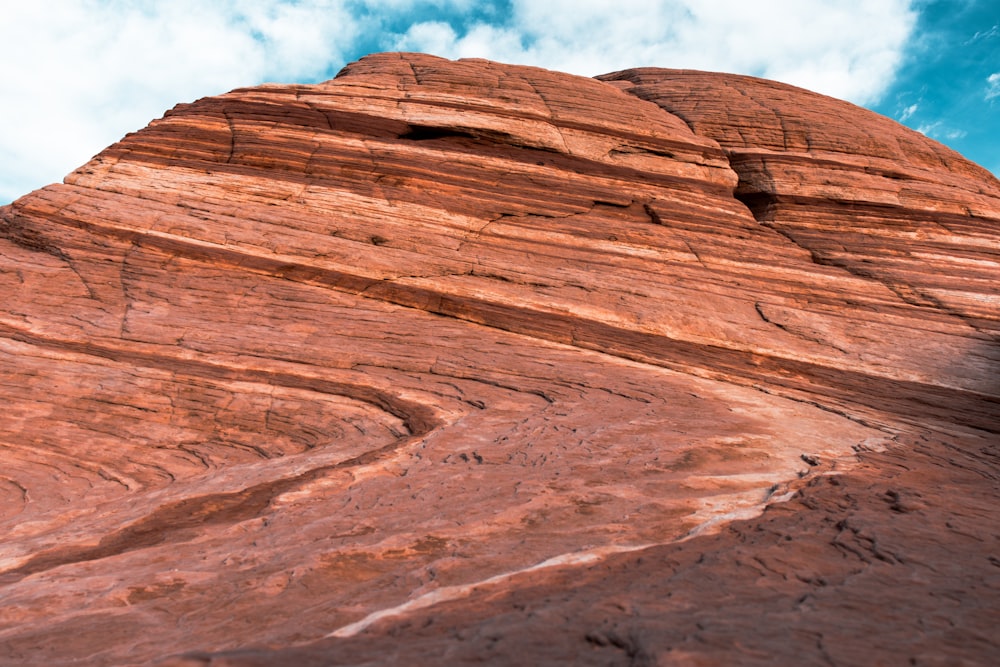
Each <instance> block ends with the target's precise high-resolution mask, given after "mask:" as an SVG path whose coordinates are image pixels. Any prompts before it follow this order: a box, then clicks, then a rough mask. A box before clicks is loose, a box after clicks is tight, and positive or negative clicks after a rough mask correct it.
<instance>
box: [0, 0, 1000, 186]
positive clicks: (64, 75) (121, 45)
mask: <svg viewBox="0 0 1000 667" xmlns="http://www.w3.org/2000/svg"><path fill="white" fill-rule="evenodd" d="M915 2H916V0H812V1H811V2H801V0H770V1H769V2H766V3H751V2H745V0H669V1H667V0H664V1H657V2H654V1H651V0H616V1H615V2H613V3H609V2H607V1H606V0H547V1H546V2H538V1H537V0H512V2H511V4H510V11H509V12H508V13H507V14H506V15H504V16H499V14H500V11H499V9H498V7H499V5H496V6H491V4H490V3H486V2H478V1H474V0H215V1H213V2H204V1H203V0H171V1H170V2H159V1H158V0H51V1H50V2H46V3H42V2H18V3H8V4H9V5H11V7H5V8H4V16H3V20H2V21H0V43H2V44H3V46H4V48H3V49H2V50H0V81H3V86H0V127H3V128H4V132H3V133H2V135H0V203H2V202H4V201H7V200H9V199H12V198H14V197H16V196H19V195H21V194H24V193H25V192H27V191H28V190H30V189H33V188H36V187H39V186H41V185H44V184H45V183H48V182H53V181H58V180H60V179H61V178H62V176H63V175H65V174H66V173H68V172H69V171H71V170H72V169H74V168H75V167H77V166H79V165H80V164H82V163H84V162H86V161H87V160H88V159H89V158H90V157H91V156H92V155H93V154H95V153H96V152H98V151H99V150H101V149H102V148H103V147H105V146H106V145H108V144H110V143H112V142H114V141H116V140H118V139H119V138H120V137H121V136H122V135H124V134H125V133H126V132H129V131H132V130H136V129H139V128H141V127H143V126H144V125H145V124H146V123H148V122H149V121H150V120H151V119H153V118H156V117H159V116H160V115H162V113H163V112H164V111H165V110H166V109H168V108H170V107H172V106H173V105H174V104H176V103H178V102H184V101H190V100H193V99H195V98H197V97H200V96H204V95H212V94H217V93H221V92H224V91H226V90H229V89H232V88H235V87H238V86H244V85H253V84H256V83H259V82H262V81H266V80H271V81H310V80H317V79H319V78H323V77H324V76H325V75H326V74H327V73H329V72H331V71H335V70H336V69H339V67H340V66H342V65H343V64H344V62H345V61H346V60H347V59H349V58H352V57H355V56H356V55H358V52H357V49H360V48H363V47H361V46H360V45H361V44H379V45H380V48H398V49H406V50H417V51H427V52H430V53H435V54H438V55H443V56H446V57H452V58H454V57H483V58H492V59H495V60H500V61H505V62H513V63H523V64H531V65H538V66H542V67H548V68H550V69H557V70H563V71H568V72H573V73H577V74H584V75H594V74H600V73H604V72H609V71H612V70H616V69H623V68H627V67H636V66H643V65H655V66H662V67H678V68H683V67H689V68H698V69H707V70H720V71H730V72H741V73H746V74H754V75H758V76H764V77H768V78H774V79H779V80H783V81H787V82H789V83H793V84H797V85H800V86H804V87H806V88H810V89H813V90H817V91H819V92H823V93H827V94H830V95H834V96H836V97H842V98H846V99H850V100H852V101H854V102H857V103H866V102H870V101H872V100H874V99H876V98H877V97H878V96H879V95H880V94H881V93H882V92H883V91H884V90H885V88H886V87H887V86H888V84H889V83H890V82H891V79H892V77H893V74H894V72H895V69H896V68H897V66H898V65H899V63H900V60H901V56H902V53H903V49H904V47H905V45H906V42H907V39H908V37H909V35H910V33H911V31H912V29H913V25H914V20H915V12H914V10H913V8H912V5H913V4H914V3H915ZM430 10H433V13H431V14H428V11H430ZM446 15H447V16H457V17H458V18H459V19H461V20H456V21H451V22H450V23H448V22H443V20H442V18H443V17H444V16H446ZM429 16H433V18H434V20H433V21H428V20H427V17H429ZM483 16H491V17H495V18H496V19H497V22H496V23H494V24H487V23H482V22H479V23H476V22H475V17H483ZM470 22H471V25H470ZM463 25H464V26H466V27H465V28H462V27H460V26H463ZM390 26H391V27H392V29H395V30H401V31H402V32H401V33H392V32H391V30H390ZM991 83H996V82H993V81H992V77H991ZM997 85H998V86H1000V83H998V84H997Z"/></svg>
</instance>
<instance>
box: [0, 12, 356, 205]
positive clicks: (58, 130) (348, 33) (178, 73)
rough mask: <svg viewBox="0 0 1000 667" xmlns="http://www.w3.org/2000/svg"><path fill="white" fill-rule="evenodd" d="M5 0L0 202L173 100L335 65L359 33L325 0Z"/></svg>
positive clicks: (64, 169) (0, 24) (59, 172)
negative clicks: (290, 0) (18, 0)
mask: <svg viewBox="0 0 1000 667" xmlns="http://www.w3.org/2000/svg"><path fill="white" fill-rule="evenodd" d="M11 4H12V7H5V9H4V17H3V21H0V43H2V44H3V45H4V48H3V51H2V55H0V80H2V81H3V82H4V85H3V86H2V87H0V127H3V128H4V133H3V135H2V136H0V202H4V201H7V200H10V199H12V198H14V197H16V196H18V195H21V194H24V193H25V192H27V191H28V190H30V189H33V188H36V187H39V186H41V185H44V184H45V183H47V182H51V181H54V180H59V179H61V177H62V176H63V175H65V174H66V173H68V172H69V171H71V170H72V169H74V168H75V167H77V166H79V165H80V164H83V163H84V162H86V161H87V160H88V159H89V158H90V157H91V155H93V154H94V153H96V152H98V151H100V150H101V149H102V148H103V147H104V146H106V145H108V144H110V143H113V142H114V141H117V140H118V139H120V138H121V137H122V135H124V134H125V133H126V132H129V131H132V130H136V129H139V128H141V127H143V126H144V125H146V124H147V123H148V122H149V121H150V120H151V119H153V118H156V117H159V116H161V115H162V114H163V112H164V111H165V110H166V109H168V108H170V107H172V106H173V105H174V104H176V103H177V102H184V101H191V100H193V99H195V98H197V97H201V96H204V95H212V94H217V93H220V92H225V91H226V90H229V89H232V88H235V87H238V86H242V85H252V84H255V83H259V82H261V81H264V80H269V79H270V80H295V79H302V78H307V77H311V76H316V75H318V74H321V73H322V72H323V71H324V70H325V69H326V68H327V67H328V66H329V64H330V63H331V62H335V63H337V64H338V66H339V64H341V63H342V62H343V59H344V54H345V52H346V47H348V46H350V44H351V43H352V42H353V40H354V39H355V36H356V35H355V30H356V24H355V23H354V22H353V21H352V20H351V17H350V16H349V15H348V14H347V12H346V10H345V9H344V7H343V6H342V4H343V3H341V2H327V1H322V0H303V1H301V2H298V3H296V4H284V3H279V2H246V1H243V2H240V1H237V0H223V1H219V2H199V1H197V0H171V2H155V1H154V0H108V1H104V2H95V1H94V0H60V1H59V2H58V3H41V2H23V3H11ZM52 4H57V5H58V8H56V7H53V6H52Z"/></svg>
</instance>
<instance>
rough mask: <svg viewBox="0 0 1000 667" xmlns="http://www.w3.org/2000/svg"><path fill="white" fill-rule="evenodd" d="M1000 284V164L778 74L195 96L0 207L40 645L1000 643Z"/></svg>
mask: <svg viewBox="0 0 1000 667" xmlns="http://www.w3.org/2000/svg"><path fill="white" fill-rule="evenodd" d="M998 278H1000V183H998V182H997V181H996V180H995V179H993V178H992V177H991V176H990V175H989V174H988V173H987V172H985V171H984V170H982V169H980V168H979V167H977V166H975V165H973V164H971V163H969V162H967V161H966V160H964V159H963V158H961V157H960V156H958V155H957V154H955V153H953V152H951V151H949V150H948V149H946V148H944V147H942V146H940V145H939V144H937V143H935V142H933V141H931V140H928V139H926V138H925V137H923V136H922V135H919V134H916V133H914V132H911V131H909V130H906V129H905V128H903V127H901V126H899V125H897V124H895V123H893V122H891V121H889V120H887V119H885V118H882V117H879V116H876V115H874V114H872V113H870V112H867V111H864V110H862V109H859V108H857V107H854V106H852V105H849V104H847V103H844V102H840V101H837V100H833V99H830V98H826V97H822V96H819V95H815V94H812V93H808V92H806V91H803V90H800V89H795V88H791V87H789V86H784V85H780V84H775V83H772V82H767V81H761V80H757V79H751V78H746V77H739V76H731V75H721V74H705V73H700V72H686V71H676V70H659V69H639V70H629V71H625V72H619V73H615V74H610V75H606V76H603V77H599V78H598V79H597V80H594V79H585V78H580V77H574V76H570V75H565V74H558V73H553V72H548V71H545V70H540V69H533V68H527V67H515V66H506V65H499V64H496V63H491V62H487V61H479V60H469V61H458V62H449V61H446V60H441V59H438V58H433V57H430V56H422V55H415V54H381V55H376V56H369V57H367V58H365V59H363V60H361V61H359V62H357V63H354V64H352V65H350V66H348V67H347V68H346V69H345V70H344V71H343V72H341V74H340V75H339V76H338V77H337V78H336V79H334V80H332V81H330V82H327V83H324V84H320V85H316V86H294V85H293V86H285V85H267V86H261V87H257V88H252V89H243V90H237V91H233V92H231V93H229V94H226V95H222V96H219V97H214V98H208V99H203V100H200V101H198V102H195V103H193V104H188V105H180V106H178V107H176V108H175V109H173V110H172V111H170V112H169V113H168V114H167V115H166V116H165V117H164V118H163V119H160V120H157V121H154V122H153V123H152V124H150V126H149V127H147V128H146V129H144V130H142V131H141V132H138V133H136V134H133V135H130V136H128V137H126V138H125V139H124V140H123V141H122V142H120V143H118V144H116V145H114V146H112V147H110V148H108V149H107V150H105V151H104V152H103V153H101V154H100V155H98V156H97V157H95V158H94V159H93V160H92V161H91V162H90V163H88V164H87V165H85V166H84V167H82V168H81V169H79V170H77V171H76V172H74V173H73V174H71V175H70V176H69V177H67V178H66V181H65V183H64V184H62V185H54V186H50V187H48V188H45V189H43V190H40V191H38V192H35V193H32V194H31V195H29V196H27V197H24V198H22V199H20V200H19V201H17V202H15V203H14V204H12V205H11V206H9V207H6V208H4V209H0V284H2V290H3V294H4V295H5V299H4V304H3V308H2V309H0V369H2V372H0V396H2V400H3V404H4V406H5V410H4V412H3V413H2V414H0V450H2V452H0V455H2V460H3V467H2V468H0V499H2V503H0V535H2V536H3V537H2V538H0V656H4V657H5V660H6V662H4V663H3V664H10V665H67V664H80V663H83V664H115V665H117V664H148V663H160V664H164V665H199V664H212V665H284V664H296V665H298V664H302V665H305V664H316V665H329V664H389V663H392V664H441V663H442V662H444V663H448V664H457V663H462V662H476V661H488V662H492V663H498V664H500V663H510V664H531V663H535V664H537V663H543V662H566V663H574V664H732V663H734V662H740V663H747V664H754V663H757V664H774V663H775V662H783V663H798V664H838V665H839V664H843V665H848V664H858V663H862V662H868V663H873V664H874V663H880V664H988V663H989V662H990V660H991V657H992V656H995V654H996V652H997V651H998V650H1000V646H998V644H1000V640H998V639H997V638H996V631H995V629H996V627H998V626H1000V602H998V601H1000V544H998V540H1000V519H998V518H997V513H996V510H995V508H996V507H997V501H998V500H1000V483H998V466H1000V381H998V371H1000V342H998V341H1000V281H998ZM761 512H763V513H761ZM171 656H173V657H171Z"/></svg>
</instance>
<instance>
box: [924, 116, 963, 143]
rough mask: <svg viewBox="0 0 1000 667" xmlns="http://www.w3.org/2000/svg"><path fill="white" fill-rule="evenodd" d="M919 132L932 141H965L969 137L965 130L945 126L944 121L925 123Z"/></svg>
mask: <svg viewBox="0 0 1000 667" xmlns="http://www.w3.org/2000/svg"><path fill="white" fill-rule="evenodd" d="M917 132H919V133H920V134H923V135H925V136H928V137H931V138H932V139H948V140H949V141H954V140H955V139H964V138H965V137H967V136H968V135H969V133H968V132H967V131H965V130H960V129H956V128H954V127H949V126H948V125H945V123H944V121H940V120H936V121H934V122H933V123H923V124H921V125H919V126H918V127H917Z"/></svg>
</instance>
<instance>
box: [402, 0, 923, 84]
mask: <svg viewBox="0 0 1000 667" xmlns="http://www.w3.org/2000/svg"><path fill="white" fill-rule="evenodd" d="M911 4H912V3H911V1H910V0H878V1H872V0H819V1H816V2H801V1H799V0H772V1H770V2H767V3H751V2H743V1H731V0H674V1H673V2H647V1H644V0H618V1H617V2H615V3H608V2H606V1H605V0H550V1H549V2H537V1H535V0H514V2H513V3H512V13H511V16H510V19H509V22H508V23H507V24H506V25H504V26H502V27H488V26H481V27H479V28H477V29H473V30H471V31H469V32H468V33H466V34H463V35H457V34H456V35H455V36H454V38H453V39H451V40H450V41H449V40H444V41H442V38H443V37H444V35H443V34H442V33H440V32H436V33H433V37H434V39H433V40H432V39H427V38H426V33H425V28H424V26H422V25H417V26H414V27H413V28H411V29H410V30H409V31H408V32H407V33H406V34H405V35H404V36H403V37H402V38H401V39H400V40H399V41H398V42H397V44H398V45H399V46H400V47H403V48H409V49H413V50H422V51H429V52H432V53H437V54H438V55H443V56H446V57H452V58H454V57H466V56H470V55H477V56H480V57H486V58H492V59H496V60H506V61H508V62H518V63H524V64H532V65H540V66H543V67H549V68H552V69H559V70H563V71H567V72H573V73H577V74H584V75H595V74H600V73H603V72H608V71H612V70H616V69H623V68H628V67H636V66H643V65H654V66H661V67H675V68H694V69H706V70H718V71H729V72H741V73H747V74H755V75H759V76H764V77H767V78H772V79H778V80H781V81H786V82H788V83H793V84H796V85H799V86H803V87H806V88H810V89H812V90H817V91H819V92H823V93H826V94H829V95H833V96H835V97H841V98H845V99H850V100H852V101H854V102H857V103H867V102H872V101H874V100H876V99H877V98H878V97H879V95H881V94H882V93H883V92H884V91H885V89H886V87H887V86H888V84H889V83H890V82H891V80H892V77H893V74H894V73H895V70H896V68H897V67H898V66H899V64H900V63H901V59H902V56H903V50H904V48H905V46H906V43H907V40H908V38H909V36H910V34H911V31H912V30H913V27H914V24H915V19H916V14H915V11H914V10H913V9H912V7H911Z"/></svg>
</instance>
